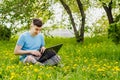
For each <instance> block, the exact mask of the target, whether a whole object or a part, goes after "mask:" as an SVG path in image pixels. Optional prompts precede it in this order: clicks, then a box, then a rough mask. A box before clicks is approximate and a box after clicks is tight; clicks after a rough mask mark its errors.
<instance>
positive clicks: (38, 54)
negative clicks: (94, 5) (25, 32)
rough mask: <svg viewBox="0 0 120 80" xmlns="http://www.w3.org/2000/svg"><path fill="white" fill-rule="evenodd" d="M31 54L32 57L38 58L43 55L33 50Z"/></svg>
mask: <svg viewBox="0 0 120 80" xmlns="http://www.w3.org/2000/svg"><path fill="white" fill-rule="evenodd" d="M30 53H31V54H32V55H35V56H37V57H40V56H41V53H40V52H39V51H35V50H31V51H30Z"/></svg>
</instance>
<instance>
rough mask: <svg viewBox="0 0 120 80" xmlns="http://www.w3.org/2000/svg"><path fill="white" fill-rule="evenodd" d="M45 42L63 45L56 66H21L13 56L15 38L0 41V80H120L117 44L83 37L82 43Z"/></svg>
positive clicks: (119, 60) (17, 57) (103, 38)
mask: <svg viewBox="0 0 120 80" xmlns="http://www.w3.org/2000/svg"><path fill="white" fill-rule="evenodd" d="M45 40H46V46H47V47H49V46H52V45H54V44H57V43H61V42H62V43H63V44H64V45H63V46H62V48H61V49H60V51H59V53H58V54H59V55H60V56H61V63H60V64H59V65H58V66H38V65H32V64H23V63H21V62H19V56H15V55H14V54H13V51H14V47H15V43H16V39H14V40H13V39H12V40H10V41H0V45H2V46H0V55H1V56H0V64H1V65H0V80H120V74H119V72H120V67H119V66H120V55H119V52H120V45H115V44H113V42H111V41H110V40H109V39H107V37H104V36H103V37H94V38H85V43H84V44H78V43H77V42H75V38H45ZM78 74H79V75H78ZM21 76H22V77H21Z"/></svg>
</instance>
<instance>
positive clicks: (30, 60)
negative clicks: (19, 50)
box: [23, 55, 43, 65]
mask: <svg viewBox="0 0 120 80" xmlns="http://www.w3.org/2000/svg"><path fill="white" fill-rule="evenodd" d="M39 58H40V57H35V56H33V55H28V56H27V57H26V58H25V59H24V60H23V63H33V64H38V65H43V64H42V63H40V62H38V61H37V60H38V59H39Z"/></svg>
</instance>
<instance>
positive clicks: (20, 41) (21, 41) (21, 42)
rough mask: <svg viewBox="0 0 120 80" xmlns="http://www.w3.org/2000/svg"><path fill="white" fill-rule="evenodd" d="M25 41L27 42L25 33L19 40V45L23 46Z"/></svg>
mask: <svg viewBox="0 0 120 80" xmlns="http://www.w3.org/2000/svg"><path fill="white" fill-rule="evenodd" d="M24 43H25V39H24V35H20V37H19V39H18V41H17V45H20V46H23V45H24Z"/></svg>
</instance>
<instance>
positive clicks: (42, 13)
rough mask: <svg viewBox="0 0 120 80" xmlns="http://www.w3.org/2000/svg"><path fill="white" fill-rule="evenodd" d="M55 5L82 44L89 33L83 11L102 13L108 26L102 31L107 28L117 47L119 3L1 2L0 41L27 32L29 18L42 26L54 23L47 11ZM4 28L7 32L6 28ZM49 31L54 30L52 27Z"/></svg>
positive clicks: (83, 0)
mask: <svg viewBox="0 0 120 80" xmlns="http://www.w3.org/2000/svg"><path fill="white" fill-rule="evenodd" d="M55 3H60V4H61V5H62V6H63V9H64V13H65V14H68V15H69V23H70V26H71V28H69V29H73V31H74V35H75V37H76V41H77V42H83V41H84V32H85V31H87V30H88V28H87V26H86V14H85V11H86V10H88V8H89V7H93V6H94V7H97V8H103V9H104V10H105V12H106V17H107V24H108V25H109V26H107V25H106V24H104V25H106V26H104V27H106V28H108V35H109V37H110V38H112V40H113V41H114V42H116V43H120V13H119V12H120V1H119V0H70V1H68V0H1V2H0V6H1V7H0V39H6V38H7V39H9V38H10V37H11V35H12V34H16V33H17V32H19V31H20V30H25V29H28V28H29V27H28V26H29V25H30V21H31V19H32V18H36V17H37V18H39V17H40V18H42V20H43V22H47V21H48V20H49V19H53V20H54V18H53V17H51V16H52V15H54V14H53V11H52V10H51V9H50V7H51V6H52V5H54V4H55ZM73 14H76V15H77V18H78V19H79V24H80V25H79V28H77V25H76V24H77V22H75V18H74V15H73ZM63 15H64V14H63ZM102 19H103V18H101V20H102ZM104 22H105V21H104ZM7 25H9V28H8V27H6V26H7ZM19 26H22V27H19ZM93 26H94V25H93ZM101 26H103V25H101ZM51 28H55V27H54V26H52V27H51ZM7 31H8V32H7ZM8 33H9V34H8Z"/></svg>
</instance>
